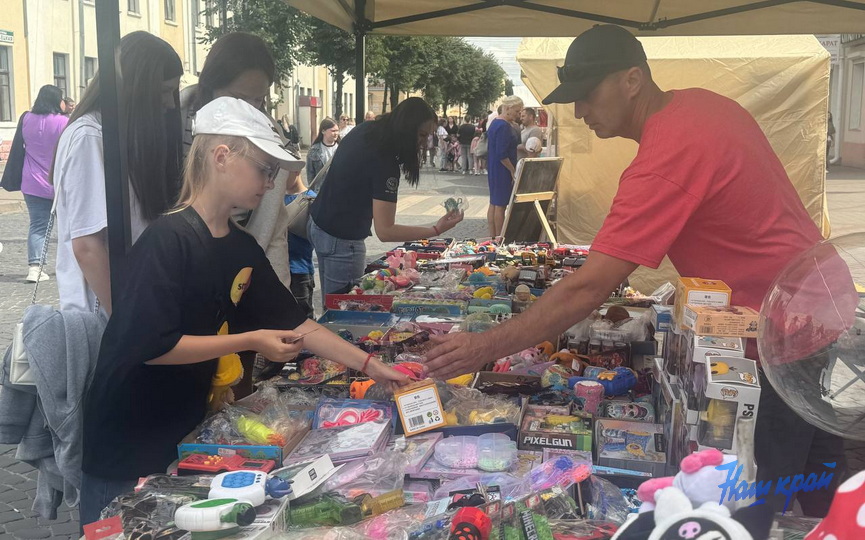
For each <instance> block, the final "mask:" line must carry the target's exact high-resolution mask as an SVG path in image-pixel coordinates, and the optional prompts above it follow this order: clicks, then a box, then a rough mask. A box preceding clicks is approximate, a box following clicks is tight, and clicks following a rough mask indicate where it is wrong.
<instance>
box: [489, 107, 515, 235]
mask: <svg viewBox="0 0 865 540" xmlns="http://www.w3.org/2000/svg"><path fill="white" fill-rule="evenodd" d="M522 110H523V100H522V99H520V98H519V97H517V96H507V97H506V98H505V99H504V100H502V105H501V113H499V115H498V116H497V117H496V119H495V120H493V121H492V123H490V126H489V128H488V130H487V152H488V154H487V167H488V171H489V174H488V184H489V187H490V206H489V209H488V210H487V225H488V226H489V231H490V236H492V237H493V238H495V237H496V236H499V235H500V234H502V228H503V227H504V224H505V209H506V208H507V206H508V203H510V201H511V191H512V190H513V186H514V176H515V175H516V166H517V142H518V140H517V136H516V133H515V132H514V129H513V126H512V123H513V122H516V120H517V119H518V118H519V117H520V111H522Z"/></svg>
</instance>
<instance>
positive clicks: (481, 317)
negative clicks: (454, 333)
mask: <svg viewBox="0 0 865 540" xmlns="http://www.w3.org/2000/svg"><path fill="white" fill-rule="evenodd" d="M497 324H498V323H497V322H496V321H495V320H494V319H493V318H492V317H490V315H489V313H484V312H481V311H479V312H477V313H470V314H468V315H466V318H465V319H464V320H463V322H462V323H460V330H461V331H462V332H471V333H480V332H486V331H487V330H489V329H491V328H492V327H494V326H496V325H497Z"/></svg>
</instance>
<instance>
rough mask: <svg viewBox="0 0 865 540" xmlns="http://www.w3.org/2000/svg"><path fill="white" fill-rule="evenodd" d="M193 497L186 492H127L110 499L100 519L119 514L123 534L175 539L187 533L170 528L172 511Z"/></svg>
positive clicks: (193, 500)
mask: <svg viewBox="0 0 865 540" xmlns="http://www.w3.org/2000/svg"><path fill="white" fill-rule="evenodd" d="M196 500H197V498H196V497H195V496H193V495H188V494H162V493H154V492H143V493H129V494H124V495H120V496H118V497H116V498H115V499H114V500H113V501H111V504H109V505H108V506H107V507H106V508H104V509H103V510H102V514H101V516H100V518H101V519H107V518H110V517H114V516H119V517H120V521H121V522H122V523H123V531H124V532H125V533H126V534H127V536H133V537H136V538H143V537H145V535H148V534H149V535H150V536H149V537H150V538H165V539H168V540H179V539H180V538H183V537H184V536H185V535H186V534H188V533H187V532H186V531H181V530H180V529H178V528H176V527H174V513H175V512H176V511H177V509H178V508H180V507H181V506H184V505H186V504H189V503H191V502H195V501H196ZM136 534H137V536H136Z"/></svg>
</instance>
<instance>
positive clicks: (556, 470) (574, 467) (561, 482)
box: [527, 456, 592, 492]
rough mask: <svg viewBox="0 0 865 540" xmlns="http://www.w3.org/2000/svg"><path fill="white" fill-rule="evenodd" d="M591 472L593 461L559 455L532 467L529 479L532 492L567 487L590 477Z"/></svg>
mask: <svg viewBox="0 0 865 540" xmlns="http://www.w3.org/2000/svg"><path fill="white" fill-rule="evenodd" d="M591 472H592V463H591V462H584V461H578V460H575V459H571V458H570V457H569V456H559V457H557V458H556V459H551V460H549V461H545V462H543V463H541V464H540V465H539V466H537V467H535V468H534V469H532V470H531V471H530V472H529V474H528V477H527V479H528V484H529V489H530V491H531V492H537V491H541V490H544V489H550V488H552V487H553V486H558V487H560V488H562V489H567V488H569V487H570V486H571V485H573V484H576V483H578V482H582V481H583V480H585V479H586V478H588V477H589V476H590V475H591Z"/></svg>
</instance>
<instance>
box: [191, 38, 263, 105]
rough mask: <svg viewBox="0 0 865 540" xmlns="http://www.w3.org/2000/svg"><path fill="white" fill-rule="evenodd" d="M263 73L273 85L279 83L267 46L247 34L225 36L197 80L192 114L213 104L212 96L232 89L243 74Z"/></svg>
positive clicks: (206, 60)
mask: <svg viewBox="0 0 865 540" xmlns="http://www.w3.org/2000/svg"><path fill="white" fill-rule="evenodd" d="M250 70H261V71H262V72H264V75H265V76H266V77H267V79H268V81H270V84H273V82H274V81H275V80H276V65H275V64H274V62H273V55H272V54H270V49H269V48H268V47H267V44H266V43H265V42H264V40H263V39H261V38H260V37H258V36H255V35H253V34H247V33H246V32H232V33H230V34H225V35H224V36H222V37H221V38H219V39H217V40H216V42H214V44H213V47H212V48H211V49H210V52H209V53H207V59H205V61H204V67H202V68H201V75H199V77H198V86H197V88H196V94H195V99H194V100H193V101H192V110H193V111H197V110H198V109H200V108H202V107H204V106H205V105H207V104H208V103H210V102H211V101H213V93H214V92H215V91H216V90H219V89H220V88H225V87H226V86H228V85H230V84H231V83H232V82H233V81H234V80H235V79H237V77H239V76H240V75H241V74H242V73H243V72H245V71H250Z"/></svg>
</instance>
